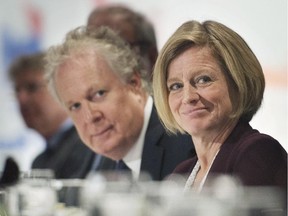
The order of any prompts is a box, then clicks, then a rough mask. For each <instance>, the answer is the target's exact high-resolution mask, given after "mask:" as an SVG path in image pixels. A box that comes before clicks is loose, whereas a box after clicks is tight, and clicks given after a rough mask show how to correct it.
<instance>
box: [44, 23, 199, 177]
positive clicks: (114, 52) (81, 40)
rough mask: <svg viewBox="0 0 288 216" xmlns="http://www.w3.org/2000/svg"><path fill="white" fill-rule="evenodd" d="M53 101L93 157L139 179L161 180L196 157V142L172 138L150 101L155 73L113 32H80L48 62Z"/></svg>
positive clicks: (50, 54) (50, 55)
mask: <svg viewBox="0 0 288 216" xmlns="http://www.w3.org/2000/svg"><path fill="white" fill-rule="evenodd" d="M46 60H47V67H46V78H47V81H48V86H49V89H50V91H51V93H52V95H53V96H54V97H55V98H56V99H57V100H59V102H60V103H61V104H62V106H63V107H64V108H65V110H66V111H67V113H68V114H69V116H70V117H71V118H72V120H73V122H74V125H75V126H76V128H77V131H78V133H79V135H80V137H81V139H82V140H83V142H84V143H85V144H86V145H87V146H88V147H89V148H91V149H92V150H93V151H94V152H96V153H97V154H100V155H104V156H106V157H108V158H110V159H112V160H113V161H115V168H117V166H118V165H119V164H120V163H122V165H123V166H124V165H125V166H126V168H128V169H130V170H131V171H132V175H133V177H134V179H138V178H139V175H140V174H141V173H143V172H144V173H148V174H149V175H150V176H151V178H152V179H153V180H162V179H163V178H165V177H166V176H167V175H168V174H170V173H171V172H172V171H173V169H174V168H175V167H176V165H177V164H179V163H180V162H182V161H183V160H185V159H187V158H189V157H191V156H193V155H194V149H193V144H192V142H191V138H190V137H189V136H187V135H180V136H175V135H173V136H169V135H168V134H167V133H166V131H165V129H164V128H163V126H162V125H161V123H160V121H159V119H158V116H157V113H156V110H155V108H154V106H153V98H152V96H151V95H150V93H151V91H150V90H151V86H150V84H151V83H150V73H148V72H147V70H146V68H145V67H144V66H143V65H142V64H141V63H140V61H141V60H140V57H139V56H138V55H137V54H136V53H135V52H134V51H133V50H132V49H131V48H130V46H129V45H128V44H127V42H126V41H125V40H123V39H122V38H121V37H120V36H118V35H117V34H116V33H115V32H114V31H113V30H111V29H110V28H108V27H106V26H105V27H104V26H101V27H99V28H89V27H79V28H76V29H74V30H72V31H71V32H69V33H68V34H67V35H66V38H65V41H64V42H63V43H62V44H60V45H58V46H52V47H50V49H49V50H48V54H47V57H46Z"/></svg>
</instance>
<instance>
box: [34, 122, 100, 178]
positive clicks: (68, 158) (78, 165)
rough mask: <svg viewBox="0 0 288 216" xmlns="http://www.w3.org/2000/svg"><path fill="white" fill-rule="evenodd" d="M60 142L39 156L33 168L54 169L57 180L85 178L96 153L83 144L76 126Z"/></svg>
mask: <svg viewBox="0 0 288 216" xmlns="http://www.w3.org/2000/svg"><path fill="white" fill-rule="evenodd" d="M58 142H59V144H57V145H56V147H55V148H53V149H46V150H45V151H44V152H43V153H41V154H40V155H38V156H37V157H36V158H35V160H34V161H33V164H32V168H36V169H37V168H38V169H45V168H46V169H47V168H48V169H52V170H53V171H54V173H55V177H56V178H57V179H71V178H85V176H86V174H87V173H88V172H89V170H90V167H91V163H92V158H94V156H95V153H94V152H93V151H92V150H90V149H89V148H88V147H87V146H86V145H85V144H83V142H82V141H81V139H80V138H79V136H78V133H77V131H76V128H75V127H74V126H73V127H72V128H71V129H69V130H68V131H66V132H65V133H64V134H63V136H62V137H61V139H60V140H59V141H58Z"/></svg>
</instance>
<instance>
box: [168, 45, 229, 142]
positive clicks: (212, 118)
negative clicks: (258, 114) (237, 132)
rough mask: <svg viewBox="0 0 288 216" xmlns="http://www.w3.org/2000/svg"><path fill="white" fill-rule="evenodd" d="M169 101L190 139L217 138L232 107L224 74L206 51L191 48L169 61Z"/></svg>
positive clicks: (204, 48) (175, 116)
mask: <svg viewBox="0 0 288 216" xmlns="http://www.w3.org/2000/svg"><path fill="white" fill-rule="evenodd" d="M167 87H168V91H169V92H168V97H169V98H168V100H169V106H170V109H171V112H172V114H173V116H174V118H175V120H176V121H177V123H178V124H179V125H180V126H181V127H182V128H183V129H184V130H185V131H186V132H188V133H189V134H190V135H193V136H207V133H208V134H209V136H210V135H212V136H213V134H219V132H223V131H222V130H223V128H225V127H226V125H227V124H228V122H229V114H230V113H231V112H232V103H231V100H230V97H229V89H228V84H227V81H226V79H225V76H224V73H223V72H222V71H221V68H220V67H219V65H218V64H217V61H216V59H215V58H214V57H213V56H212V55H211V53H210V50H209V48H207V47H191V48H189V49H187V50H186V51H184V52H183V53H182V54H180V55H179V56H177V57H176V58H175V59H173V60H172V62H171V63H170V65H169V67H168V77H167Z"/></svg>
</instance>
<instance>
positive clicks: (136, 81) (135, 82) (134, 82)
mask: <svg viewBox="0 0 288 216" xmlns="http://www.w3.org/2000/svg"><path fill="white" fill-rule="evenodd" d="M128 83H129V85H131V86H132V87H133V88H141V86H142V84H141V77H140V74H139V73H134V74H133V75H132V77H131V78H130V80H129V82H128Z"/></svg>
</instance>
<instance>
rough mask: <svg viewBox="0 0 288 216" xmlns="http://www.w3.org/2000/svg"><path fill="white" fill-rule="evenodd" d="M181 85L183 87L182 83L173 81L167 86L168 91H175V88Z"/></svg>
mask: <svg viewBox="0 0 288 216" xmlns="http://www.w3.org/2000/svg"><path fill="white" fill-rule="evenodd" d="M181 87H183V86H182V84H180V83H173V84H171V85H169V86H168V89H169V91H175V90H178V89H180V88H181Z"/></svg>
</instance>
